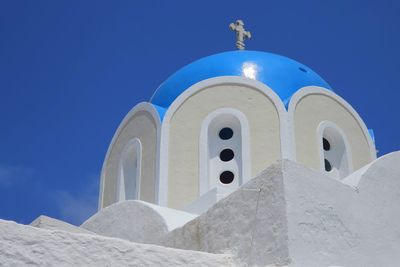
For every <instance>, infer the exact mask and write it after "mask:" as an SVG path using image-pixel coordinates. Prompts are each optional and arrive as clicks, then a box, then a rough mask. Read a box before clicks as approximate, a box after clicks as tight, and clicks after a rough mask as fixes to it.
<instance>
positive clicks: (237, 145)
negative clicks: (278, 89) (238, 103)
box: [199, 108, 250, 198]
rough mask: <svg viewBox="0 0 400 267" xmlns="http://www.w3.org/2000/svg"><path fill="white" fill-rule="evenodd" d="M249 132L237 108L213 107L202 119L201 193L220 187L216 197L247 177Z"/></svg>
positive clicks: (245, 121) (225, 193)
mask: <svg viewBox="0 0 400 267" xmlns="http://www.w3.org/2000/svg"><path fill="white" fill-rule="evenodd" d="M248 134H249V133H248V125H247V119H246V117H245V116H244V115H243V114H242V113H241V112H239V111H237V110H234V109H228V108H227V109H220V110H217V111H214V112H213V113H211V114H210V115H209V116H208V117H207V118H206V119H205V120H204V121H203V125H202V130H201V137H200V177H199V179H200V195H202V194H204V193H206V192H208V191H209V190H211V189H213V188H217V197H218V198H220V197H224V196H226V195H227V194H229V193H231V192H233V191H234V190H236V189H237V188H238V187H239V186H240V185H242V184H243V182H244V181H246V179H247V178H248V177H247V176H248V166H249V165H250V162H249V161H250V159H249V156H248V150H249V148H248V146H249V144H248ZM244 159H247V160H244Z"/></svg>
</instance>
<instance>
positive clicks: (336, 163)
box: [317, 121, 353, 179]
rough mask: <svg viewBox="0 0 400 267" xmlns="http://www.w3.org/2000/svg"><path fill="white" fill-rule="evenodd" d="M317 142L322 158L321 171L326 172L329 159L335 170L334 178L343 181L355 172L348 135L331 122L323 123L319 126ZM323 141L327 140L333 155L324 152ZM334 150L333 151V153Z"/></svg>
mask: <svg viewBox="0 0 400 267" xmlns="http://www.w3.org/2000/svg"><path fill="white" fill-rule="evenodd" d="M317 132H318V134H317V139H318V140H317V142H318V144H319V145H318V152H319V156H320V166H321V168H320V170H321V171H325V168H324V165H325V159H327V157H329V159H327V160H329V162H330V163H332V168H333V169H334V170H333V171H334V172H333V173H332V176H333V177H335V178H339V179H342V178H344V177H346V176H347V175H349V174H350V173H352V172H353V160H352V157H353V155H352V151H351V146H350V143H349V141H348V139H347V136H346V134H345V133H344V132H343V130H342V129H340V127H339V126H337V125H336V124H335V123H333V122H331V121H323V122H321V123H320V124H319V125H318V129H317ZM323 139H326V140H327V141H328V142H329V144H330V146H333V148H330V149H329V150H331V152H333V155H329V154H332V153H329V152H324V150H325V149H324V148H323ZM332 150H333V151H332Z"/></svg>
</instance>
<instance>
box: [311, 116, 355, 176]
mask: <svg viewBox="0 0 400 267" xmlns="http://www.w3.org/2000/svg"><path fill="white" fill-rule="evenodd" d="M326 128H333V129H334V130H335V131H337V132H338V133H339V135H340V136H341V138H342V140H343V142H344V146H345V149H346V153H347V166H348V171H349V173H348V175H349V174H350V173H352V172H353V154H352V151H351V146H350V143H349V140H348V139H347V136H346V134H345V133H344V132H343V130H342V129H341V128H340V127H339V126H337V125H336V124H335V123H333V122H331V121H322V122H321V123H320V124H319V125H318V128H317V140H316V141H317V144H318V154H319V166H320V171H321V172H323V173H326V172H325V167H324V165H325V163H324V159H325V157H324V149H323V144H322V142H321V140H322V138H323V135H324V131H325V129H326ZM346 176H347V175H346ZM343 178H344V177H342V178H340V179H339V180H341V179H343Z"/></svg>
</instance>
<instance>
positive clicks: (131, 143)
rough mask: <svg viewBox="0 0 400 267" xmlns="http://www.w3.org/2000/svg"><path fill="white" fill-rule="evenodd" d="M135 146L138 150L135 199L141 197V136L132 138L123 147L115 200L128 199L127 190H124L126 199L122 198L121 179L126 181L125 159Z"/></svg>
mask: <svg viewBox="0 0 400 267" xmlns="http://www.w3.org/2000/svg"><path fill="white" fill-rule="evenodd" d="M132 147H133V148H134V149H135V150H136V157H137V161H138V164H137V167H136V176H135V177H136V181H135V191H136V192H135V200H138V199H140V184H141V181H142V177H141V176H142V156H143V154H142V148H143V147H142V142H140V140H139V138H136V137H135V138H133V139H131V140H130V141H129V142H128V143H127V144H126V145H125V147H124V148H123V150H122V153H121V155H120V157H119V164H118V165H119V167H118V168H119V173H120V174H119V177H118V179H117V186H116V190H117V192H116V194H115V198H116V199H115V202H119V201H122V200H127V199H126V191H125V190H124V193H125V197H124V199H121V197H120V196H121V188H122V183H121V180H122V179H124V181H125V175H124V170H123V161H124V159H125V158H126V154H127V153H128V152H129V150H131V148H132ZM124 187H125V182H124Z"/></svg>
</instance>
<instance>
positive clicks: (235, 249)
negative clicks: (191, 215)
mask: <svg viewBox="0 0 400 267" xmlns="http://www.w3.org/2000/svg"><path fill="white" fill-rule="evenodd" d="M399 162H400V152H395V153H391V154H388V155H385V156H384V157H381V158H379V159H377V160H375V161H374V162H373V163H372V164H370V165H368V166H367V167H366V168H365V169H364V170H363V171H362V172H358V175H360V177H359V178H358V180H357V181H358V183H357V185H356V186H354V184H353V185H351V186H350V185H348V184H346V183H345V182H346V179H345V180H343V182H341V181H338V180H336V179H333V178H331V177H329V176H327V175H324V174H322V173H320V172H318V171H315V170H312V169H310V168H308V167H305V166H303V165H301V164H298V163H295V162H292V161H289V160H284V161H282V162H279V163H277V164H274V165H272V166H270V167H268V168H267V169H266V170H265V171H264V172H262V173H261V174H260V175H259V176H257V177H256V178H254V179H252V180H251V181H249V182H248V183H247V184H245V185H244V186H242V187H241V188H239V189H238V190H237V191H235V192H233V193H232V194H231V195H229V196H228V197H226V198H224V199H222V200H221V201H219V202H218V203H216V204H215V205H214V206H213V207H211V208H210V209H209V210H208V211H207V212H206V213H204V214H202V215H200V216H199V217H198V218H196V219H194V220H192V221H190V222H189V223H187V224H186V225H184V226H183V227H181V228H178V229H176V230H174V231H172V232H170V233H168V234H167V236H166V237H165V238H164V239H163V241H162V243H161V244H163V245H166V246H171V247H176V248H184V249H192V250H201V251H206V252H212V253H228V252H229V253H232V254H233V255H235V256H236V257H238V259H240V262H241V263H242V264H249V265H256V266H265V265H268V264H270V265H274V264H275V265H278V266H279V265H281V264H288V265H289V266H300V267H304V266H309V267H313V266H315V267H318V266H363V267H364V266H397V265H398V262H400V246H399V244H400V224H399V223H398V222H399V220H400V218H399V214H400V208H399V205H397V204H396V203H400V194H399V192H400V168H399Z"/></svg>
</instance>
